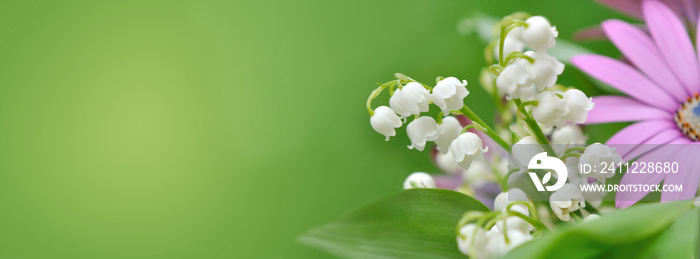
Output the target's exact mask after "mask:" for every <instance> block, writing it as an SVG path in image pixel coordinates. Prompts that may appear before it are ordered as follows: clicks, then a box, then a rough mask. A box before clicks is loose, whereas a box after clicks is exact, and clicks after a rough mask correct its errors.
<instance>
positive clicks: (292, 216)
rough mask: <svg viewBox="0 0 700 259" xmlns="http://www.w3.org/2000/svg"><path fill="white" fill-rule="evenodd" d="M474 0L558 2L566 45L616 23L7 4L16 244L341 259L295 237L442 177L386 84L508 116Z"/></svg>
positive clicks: (4, 96) (601, 13) (369, 11)
mask: <svg viewBox="0 0 700 259" xmlns="http://www.w3.org/2000/svg"><path fill="white" fill-rule="evenodd" d="M472 10H481V11H484V12H486V13H489V14H493V15H498V16H501V15H505V14H508V13H511V12H513V11H517V10H524V11H530V12H536V13H537V14H543V15H546V16H547V17H549V18H550V19H551V20H552V21H553V23H555V24H556V25H557V26H558V28H559V31H560V33H561V34H560V37H562V38H565V39H568V38H570V37H571V35H572V33H573V32H574V31H575V30H576V29H579V28H582V27H584V26H589V25H593V24H596V23H597V22H599V21H601V20H603V19H604V18H608V17H619V16H616V15H615V14H614V13H613V12H611V11H609V10H607V9H605V8H603V7H600V6H598V5H596V4H594V3H592V2H589V1H529V2H528V3H525V1H342V2H341V1H111V2H108V1H75V2H74V1H70V2H69V1H3V2H2V3H0V258H246V257H253V258H283V257H290V258H292V257H293V258H312V257H322V258H323V257H328V255H327V254H325V253H323V252H320V251H316V250H314V249H312V248H308V247H303V246H300V245H298V244H297V243H296V241H295V238H296V237H297V236H298V235H300V234H301V233H303V232H304V231H305V230H306V229H308V228H309V227H311V226H314V225H318V224H321V223H324V222H327V221H330V220H332V219H333V218H335V217H336V216H337V215H340V214H341V213H343V212H344V211H347V210H348V209H350V208H353V207H356V206H359V205H361V204H363V203H366V202H368V201H370V200H373V199H375V198H378V197H381V196H383V195H387V194H389V193H392V192H396V191H398V190H400V187H401V182H402V181H403V179H404V178H405V176H406V175H408V174H409V173H410V172H413V171H418V170H424V171H429V172H434V171H435V169H434V167H433V166H432V165H431V164H430V162H429V160H428V158H427V156H426V154H425V153H420V152H416V151H409V150H408V149H406V145H407V143H408V142H407V140H406V138H405V133H404V132H400V133H399V137H397V138H396V139H395V140H394V141H391V142H384V141H383V139H384V137H382V136H381V135H379V134H377V133H375V132H373V131H372V129H371V127H370V126H369V123H368V120H369V116H368V114H367V113H366V111H365V110H364V101H365V99H366V97H367V95H368V94H369V93H370V91H371V90H372V89H373V88H374V87H375V85H374V83H376V82H384V81H388V80H391V79H392V74H393V73H394V72H399V71H400V72H404V73H406V74H408V75H411V76H412V77H414V78H416V79H419V80H422V81H425V82H431V81H432V80H434V78H435V77H436V76H458V77H460V78H465V79H467V80H469V82H470V83H471V84H470V88H469V89H470V91H472V94H471V95H470V96H469V97H468V99H467V101H468V102H469V103H470V105H472V106H473V107H474V108H473V109H474V110H475V111H476V112H478V113H481V114H489V113H490V112H491V104H490V103H489V102H488V100H487V98H483V97H484V96H485V93H484V91H483V90H481V89H479V87H478V80H477V76H478V72H479V68H480V67H481V66H483V65H484V61H483V54H482V51H481V48H482V47H483V46H482V45H481V44H480V43H479V42H478V40H477V39H476V38H473V37H470V38H465V37H461V36H459V35H458V34H457V31H456V24H457V21H459V19H460V18H461V17H464V16H465V15H467V14H469V13H471V11H472ZM585 45H586V46H587V47H590V48H593V49H595V50H598V51H602V52H603V53H607V54H615V51H614V48H612V47H611V46H610V44H609V43H605V42H597V43H596V42H594V43H587V44H585ZM565 73H570V74H569V75H567V76H565V77H564V78H563V79H562V80H563V81H562V82H563V83H567V84H574V83H576V82H577V80H578V81H580V79H581V78H582V76H581V75H580V73H578V72H577V71H575V69H569V70H567V72H565ZM588 91H590V89H589V90H588ZM597 136H598V135H596V136H594V139H595V138H596V137H597ZM600 138H603V137H600Z"/></svg>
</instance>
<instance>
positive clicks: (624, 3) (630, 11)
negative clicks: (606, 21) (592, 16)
mask: <svg viewBox="0 0 700 259" xmlns="http://www.w3.org/2000/svg"><path fill="white" fill-rule="evenodd" d="M596 2H599V3H601V4H603V5H607V6H608V7H611V8H613V9H615V10H618V11H620V12H622V13H625V14H627V15H630V16H632V17H634V18H642V8H641V2H642V1H641V0H596Z"/></svg>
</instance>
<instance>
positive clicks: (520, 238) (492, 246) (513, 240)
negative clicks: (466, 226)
mask: <svg viewBox="0 0 700 259" xmlns="http://www.w3.org/2000/svg"><path fill="white" fill-rule="evenodd" d="M505 233H506V234H507V235H508V242H506V239H505V236H504V234H503V232H501V231H499V230H498V229H497V228H496V227H495V226H494V228H492V229H491V230H489V231H488V232H486V245H484V247H483V249H481V250H483V251H478V252H479V253H477V255H480V257H479V258H501V257H503V256H504V255H506V254H507V253H508V252H510V250H513V249H514V248H516V247H518V246H520V245H522V244H523V243H525V242H527V241H530V240H532V235H530V234H529V233H524V232H521V231H517V230H507V231H506V232H505Z"/></svg>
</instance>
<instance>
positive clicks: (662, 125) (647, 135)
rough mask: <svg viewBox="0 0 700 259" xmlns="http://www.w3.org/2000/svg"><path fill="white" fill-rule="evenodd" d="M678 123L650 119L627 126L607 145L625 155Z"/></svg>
mask: <svg viewBox="0 0 700 259" xmlns="http://www.w3.org/2000/svg"><path fill="white" fill-rule="evenodd" d="M676 127H677V126H676V123H675V122H673V121H670V120H650V121H643V122H638V123H635V124H632V125H630V126H627V127H626V128H624V129H622V130H620V131H618V132H617V133H615V135H613V136H612V137H610V139H608V141H607V142H606V143H605V144H606V145H608V146H610V147H612V148H615V151H617V153H618V154H620V156H623V157H624V156H625V155H626V154H628V153H629V152H631V151H632V150H634V149H635V148H636V147H637V145H635V144H642V143H645V142H646V141H647V140H649V139H651V138H652V137H654V136H657V135H658V134H659V133H661V132H663V131H664V130H668V129H676Z"/></svg>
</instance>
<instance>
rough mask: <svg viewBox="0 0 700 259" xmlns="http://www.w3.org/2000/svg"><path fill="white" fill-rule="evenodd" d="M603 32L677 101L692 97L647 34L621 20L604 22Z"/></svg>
mask: <svg viewBox="0 0 700 259" xmlns="http://www.w3.org/2000/svg"><path fill="white" fill-rule="evenodd" d="M603 30H605V34H606V35H607V36H608V38H610V40H611V41H612V42H613V43H614V44H615V46H617V48H618V49H619V50H620V51H621V52H622V54H624V55H625V57H627V58H628V59H629V60H630V61H631V62H632V64H634V65H635V66H636V67H637V68H639V70H641V71H642V72H644V73H645V74H646V75H647V76H648V77H649V79H651V80H652V81H654V82H655V83H656V85H657V86H660V87H661V88H662V89H664V90H666V92H667V93H669V94H670V95H671V96H673V97H674V98H675V99H676V101H678V102H683V101H685V99H686V98H687V97H688V96H690V95H689V94H688V92H686V90H685V88H684V87H683V85H682V84H681V83H680V81H678V79H677V78H676V75H674V74H673V72H672V71H671V69H669V67H668V64H666V61H665V60H664V59H663V55H661V52H659V49H658V48H657V47H656V44H655V43H654V41H653V40H652V39H651V38H650V37H649V36H647V34H646V33H644V32H643V31H641V30H640V29H638V28H637V27H635V26H633V25H631V24H628V23H626V22H623V21H620V20H607V21H605V22H603Z"/></svg>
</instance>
